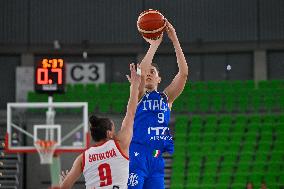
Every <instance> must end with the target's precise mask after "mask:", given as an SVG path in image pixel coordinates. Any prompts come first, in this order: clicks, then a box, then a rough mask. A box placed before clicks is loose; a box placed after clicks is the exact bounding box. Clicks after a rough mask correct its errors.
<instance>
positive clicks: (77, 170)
mask: <svg viewBox="0 0 284 189" xmlns="http://www.w3.org/2000/svg"><path fill="white" fill-rule="evenodd" d="M82 155H83V154H81V155H79V156H78V157H77V158H76V160H75V161H74V163H73V166H72V168H71V170H70V172H69V173H68V174H67V175H66V177H65V178H63V181H62V183H61V184H60V189H71V188H72V186H73V185H74V183H75V182H76V181H77V180H78V179H79V178H80V176H81V174H82Z"/></svg>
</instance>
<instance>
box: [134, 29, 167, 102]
mask: <svg viewBox="0 0 284 189" xmlns="http://www.w3.org/2000/svg"><path fill="white" fill-rule="evenodd" d="M143 38H144V39H145V40H146V41H147V42H148V43H149V44H150V47H149V49H148V51H147V53H146V55H145V56H144V58H143V59H142V61H141V62H140V64H139V65H140V67H141V78H142V79H141V84H140V86H139V99H140V98H141V97H142V96H143V95H144V88H145V79H144V78H145V77H146V73H145V70H147V67H149V66H151V63H152V61H153V58H154V55H155V53H156V51H157V49H158V47H159V46H160V44H161V42H162V40H163V34H161V36H160V38H159V39H157V40H151V39H147V38H145V37H143Z"/></svg>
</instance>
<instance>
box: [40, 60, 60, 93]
mask: <svg viewBox="0 0 284 189" xmlns="http://www.w3.org/2000/svg"><path fill="white" fill-rule="evenodd" d="M64 88H65V65H64V60H63V59H55V58H53V59H47V58H44V59H42V60H41V61H40V62H38V63H37V64H36V65H35V90H36V91H37V92H47V93H48V92H52V93H61V92H64V91H65V90H64Z"/></svg>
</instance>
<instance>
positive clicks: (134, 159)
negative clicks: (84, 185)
mask: <svg viewBox="0 0 284 189" xmlns="http://www.w3.org/2000/svg"><path fill="white" fill-rule="evenodd" d="M166 22H167V26H166V31H167V34H168V37H169V38H170V40H171V41H172V43H173V46H174V48H175V53H176V57H177V64H178V68H179V71H178V73H177V74H176V76H175V78H174V79H173V81H172V82H171V84H170V85H169V86H168V87H166V89H165V90H164V91H163V92H158V91H157V87H158V84H159V83H160V82H161V77H160V76H159V70H158V68H157V66H156V65H155V64H153V63H152V60H153V57H154V55H155V53H156V51H157V49H158V47H159V45H160V43H161V41H162V37H163V36H161V37H160V38H159V39H157V40H149V39H145V40H146V41H147V42H149V43H150V47H149V50H148V52H147V54H146V55H145V57H144V59H143V60H142V62H141V63H140V67H141V73H142V75H141V83H140V87H139V99H140V101H139V103H138V105H137V109H136V114H135V118H134V131H133V137H132V141H131V144H130V149H129V156H130V165H129V178H128V188H129V189H151V188H155V189H163V188H164V159H163V157H162V153H164V152H168V153H171V154H172V153H173V151H174V145H173V141H172V137H171V134H170V131H169V122H170V110H171V107H172V105H173V102H174V100H175V99H176V98H177V97H178V96H179V95H180V94H181V92H182V91H183V88H184V86H185V83H186V80H187V76H188V66H187V63H186V59H185V57H184V54H183V52H182V49H181V46H180V43H179V40H178V37H177V35H176V32H175V29H174V27H173V26H172V25H171V24H170V23H169V22H168V21H166Z"/></svg>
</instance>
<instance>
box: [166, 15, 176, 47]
mask: <svg viewBox="0 0 284 189" xmlns="http://www.w3.org/2000/svg"><path fill="white" fill-rule="evenodd" d="M166 23H167V26H166V31H167V34H168V37H169V38H170V40H171V41H172V42H174V41H177V40H178V38H177V34H176V30H175V28H174V27H173V25H172V24H171V23H170V22H169V21H168V20H166Z"/></svg>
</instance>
